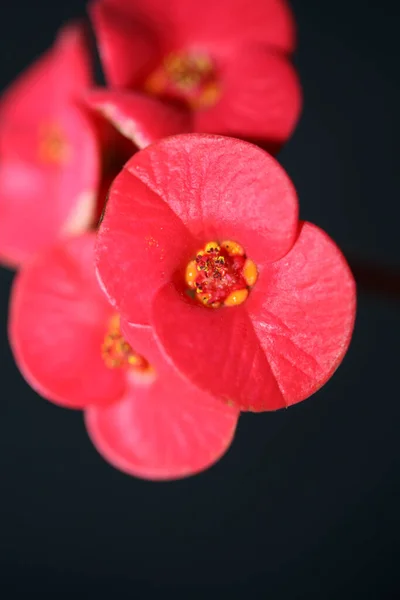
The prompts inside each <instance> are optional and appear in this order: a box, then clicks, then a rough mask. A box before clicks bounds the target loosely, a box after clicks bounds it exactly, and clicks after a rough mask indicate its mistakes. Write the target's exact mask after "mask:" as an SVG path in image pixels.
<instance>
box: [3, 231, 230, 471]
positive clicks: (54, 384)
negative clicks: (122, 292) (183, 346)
mask: <svg viewBox="0 0 400 600" xmlns="http://www.w3.org/2000/svg"><path fill="white" fill-rule="evenodd" d="M126 328H127V330H128V331H129V339H130V343H128V342H127V341H126V334H125V331H124V330H123V327H122V326H121V324H120V320H119V316H118V314H117V313H116V312H115V311H114V310H113V309H112V308H111V307H110V305H109V304H108V302H107V300H106V298H105V296H104V294H103V292H102V291H101V289H100V287H99V284H98V282H97V279H96V276H95V270H94V234H93V233H87V234H84V235H82V236H78V237H73V238H70V239H69V240H65V241H63V242H60V243H59V244H58V245H56V246H54V247H53V248H51V249H47V250H46V251H44V252H42V253H39V254H37V255H36V257H35V259H34V260H33V261H31V262H30V263H29V264H27V265H25V266H24V267H23V268H22V269H21V270H20V271H19V273H18V275H17V277H16V280H15V283H14V287H13V290H12V295H11V304H10V322H9V336H10V342H11V346H12V348H13V352H14V356H15V359H16V362H17V364H18V366H19V368H20V370H21V372H22V373H23V375H24V377H25V378H26V380H27V381H28V382H29V383H30V384H31V385H32V387H33V388H35V389H36V390H37V391H38V392H39V393H40V394H42V395H43V396H44V397H45V398H47V399H48V400H50V401H52V402H54V403H56V404H59V405H62V406H66V407H70V408H83V409H84V410H85V423H86V427H87V430H88V433H89V436H90V438H91V439H92V441H93V443H94V445H95V446H96V448H97V449H98V450H99V452H100V453H101V454H102V455H103V456H104V457H105V459H106V460H108V461H109V462H110V463H111V464H112V465H114V466H115V467H117V468H118V469H120V470H122V471H124V472H127V473H129V474H133V475H137V476H139V477H144V478H148V479H174V478H178V477H184V476H187V475H191V474H193V473H195V472H198V471H201V470H202V469H205V468H207V467H208V466H210V465H211V464H212V463H214V462H215V461H216V460H218V458H220V457H221V455H222V454H223V453H224V452H225V450H226V449H227V448H228V447H229V445H230V443H231V441H232V438H233V435H234V432H235V427H236V423H237V418H238V410H237V409H235V408H233V407H228V406H226V405H224V404H223V403H221V402H220V401H219V400H215V399H214V398H213V397H212V396H210V395H209V394H207V393H205V392H202V391H200V390H198V389H196V388H195V387H194V386H193V385H192V384H190V383H188V382H186V381H184V380H183V379H182V378H181V377H180V376H179V375H178V373H177V372H176V371H175V370H174V369H173V367H171V366H170V365H169V364H167V363H166V361H165V360H164V359H163V357H162V355H161V353H160V352H159V350H158V348H157V345H156V343H155V341H154V337H153V334H152V330H151V329H150V328H149V327H142V328H136V327H129V326H126Z"/></svg>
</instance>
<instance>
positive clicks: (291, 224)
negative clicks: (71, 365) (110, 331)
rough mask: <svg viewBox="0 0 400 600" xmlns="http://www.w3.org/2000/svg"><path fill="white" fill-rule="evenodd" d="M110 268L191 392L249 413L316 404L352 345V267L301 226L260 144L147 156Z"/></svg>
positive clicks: (107, 279)
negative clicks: (315, 396) (192, 388)
mask: <svg viewBox="0 0 400 600" xmlns="http://www.w3.org/2000/svg"><path fill="white" fill-rule="evenodd" d="M97 265H98V273H99V276H100V278H101V281H102V285H103V287H104V289H105V290H106V293H107V294H108V297H109V299H110V301H111V303H112V304H113V305H114V307H115V308H116V310H118V311H119V312H121V314H123V316H124V317H125V318H126V319H127V320H128V321H129V322H131V323H142V324H149V323H151V325H152V326H153V327H154V332H155V335H156V337H157V340H158V342H159V344H160V345H161V347H162V348H163V351H164V353H165V354H166V355H167V357H168V360H169V361H171V362H172V363H173V364H174V365H175V366H176V367H177V368H178V369H179V371H180V372H181V373H182V374H183V375H184V376H185V377H186V378H187V379H188V380H190V381H191V382H192V383H194V384H195V385H196V386H198V387H199V388H201V389H203V390H205V391H208V392H209V393H211V394H212V395H214V396H218V397H220V398H222V399H225V400H229V401H233V402H234V403H235V404H236V405H237V406H238V407H239V408H240V409H242V410H254V411H261V410H272V409H277V408H281V407H284V406H288V405H290V404H294V403H296V402H299V401H301V400H304V399H305V398H307V397H308V396H310V395H311V394H312V393H314V392H315V391H316V390H318V389H319V388H320V387H321V386H322V385H323V384H324V383H325V382H326V381H327V380H328V379H329V378H330V377H331V375H332V374H333V372H334V371H335V370H336V368H337V367H338V365H339V363H340V362H341V360H342V358H343V356H344V354H345V352H346V350H347V347H348V344H349V341H350V338H351V334H352V329H353V323H354V316H355V285H354V280H353V277H352V275H351V273H350V270H349V268H348V266H347V263H346V261H345V259H344V257H343V256H342V254H341V252H340V251H339V249H338V248H337V247H336V245H335V244H334V243H333V241H332V240H331V239H330V238H329V237H328V236H327V235H326V234H325V233H324V232H323V231H321V230H320V229H318V228H317V227H316V226H315V225H312V224H310V223H306V222H300V223H299V221H298V205H297V198H296V193H295V190H294V188H293V186H292V183H291V182H290V180H289V178H288V177H287V175H286V173H285V172H284V171H283V169H282V168H281V167H280V166H279V165H278V163H277V162H276V161H275V160H274V159H273V158H271V157H270V156H269V155H268V154H266V153H265V152H264V151H262V150H260V149H259V148H257V147H255V146H253V145H251V144H248V143H246V142H242V141H239V140H234V139H229V138H223V137H219V136H208V135H195V134H192V135H182V136H176V137H173V138H169V139H167V140H163V141H161V142H159V143H157V144H154V145H152V146H150V147H148V148H147V149H145V150H142V151H141V152H139V153H137V154H136V155H135V156H134V157H133V158H132V159H131V160H130V161H129V162H128V163H127V165H126V166H125V168H124V170H123V171H122V172H121V174H120V175H119V176H118V177H117V178H116V180H115V182H114V184H113V186H112V188H111V191H110V196H109V202H108V204H107V208H106V211H105V216H104V220H103V222H102V224H101V226H100V229H99V234H98V244H97ZM128 339H129V336H128Z"/></svg>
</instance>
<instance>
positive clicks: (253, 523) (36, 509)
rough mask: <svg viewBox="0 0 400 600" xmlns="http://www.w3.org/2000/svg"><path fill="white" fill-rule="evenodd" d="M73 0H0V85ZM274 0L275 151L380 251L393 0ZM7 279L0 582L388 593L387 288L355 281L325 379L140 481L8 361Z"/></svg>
mask: <svg viewBox="0 0 400 600" xmlns="http://www.w3.org/2000/svg"><path fill="white" fill-rule="evenodd" d="M216 1H218V0H216ZM249 2H250V0H249ZM84 4H85V3H84V1H83V0H68V2H67V1H66V0H65V1H64V2H61V1H60V2H55V1H54V0H51V1H46V0H35V1H34V2H33V1H32V0H25V1H23V0H13V1H12V2H11V1H5V0H2V5H1V9H0V56H1V69H0V87H4V86H5V85H6V84H7V83H8V82H9V81H10V80H11V79H12V78H13V77H14V76H15V75H16V74H17V73H18V72H19V71H20V70H21V69H22V68H23V67H24V66H25V65H26V64H28V63H29V62H30V61H32V60H33V58H34V57H35V56H37V55H38V54H39V53H40V52H41V51H43V50H44V49H45V48H46V47H47V46H48V45H49V44H50V43H51V41H52V38H53V36H54V33H55V30H56V28H57V27H58V26H60V25H61V24H62V22H63V21H64V20H65V19H67V18H69V17H71V16H78V15H80V14H81V13H83V10H84ZM292 5H293V8H294V11H295V14H296V17H297V20H298V25H299V51H298V53H297V57H296V61H297V65H298V67H299V70H300V76H301V79H302V82H303V86H304V96H305V109H304V113H303V117H302V120H301V123H300V126H299V127H298V129H297V132H296V134H295V136H294V137H293V139H292V140H291V141H290V143H289V144H288V145H287V147H286V148H285V149H284V151H283V152H282V153H281V155H280V157H279V158H280V160H281V161H282V163H283V165H284V166H285V168H286V169H287V170H288V172H289V174H290V175H291V177H292V178H293V180H294V182H295V184H296V186H297V188H298V191H299V195H300V200H301V207H302V209H301V210H302V217H303V218H306V219H308V220H311V221H313V222H315V223H317V224H319V225H320V226H322V227H323V228H324V229H326V230H327V231H328V232H329V234H330V235H331V236H332V237H333V238H334V239H336V240H337V242H338V243H339V244H340V245H341V246H342V247H343V249H344V250H345V251H346V252H347V253H349V254H351V255H355V256H358V257H359V258H363V259H365V260H371V261H373V262H374V261H375V262H378V263H379V262H381V263H382V264H387V265H389V266H390V265H391V266H392V267H396V265H399V264H400V252H399V236H398V231H399V224H398V223H399V218H400V211H399V177H400V176H399V167H398V158H399V155H398V135H399V117H398V114H399V110H400V85H399V83H400V78H399V55H398V45H399V42H398V39H396V38H398V30H399V8H398V7H397V5H396V4H395V3H393V4H392V3H391V2H387V1H383V0H381V1H380V2H372V3H367V2H365V1H351V0H347V1H346V0H336V1H335V2H328V1H327V0H326V1H325V0H324V1H322V0H296V1H295V0H293V2H292ZM395 7H396V8H395ZM11 281H12V274H11V273H10V272H8V271H6V270H0V321H1V331H0V369H1V387H0V390H1V392H0V394H1V402H0V469H1V494H0V511H1V512H0V572H1V578H0V581H1V586H2V587H4V590H5V594H2V596H3V597H4V598H5V599H6V600H8V598H13V597H24V598H25V597H28V596H29V595H30V594H31V593H32V592H39V593H40V592H42V593H43V592H45V591H50V592H51V594H52V596H54V597H55V598H59V597H64V595H66V596H68V595H73V596H75V597H77V598H81V597H91V595H94V594H99V595H100V597H103V594H104V596H108V597H110V598H114V597H122V595H123V596H124V597H128V598H130V597H132V598H134V597H135V598H161V597H164V595H165V594H166V593H167V594H168V593H169V592H170V593H171V594H175V595H176V596H180V595H182V596H184V597H185V598H187V599H188V600H190V599H192V598H198V597H199V598H203V597H204V598H222V597H225V596H227V597H229V598H231V599H232V598H257V599H258V598H261V599H264V598H265V599H266V598H269V599H272V600H280V599H297V598H306V599H307V600H308V599H311V598H318V599H319V600H325V599H326V600H329V599H333V600H336V599H340V600H346V599H348V598H349V599H350V598H352V599H353V598H363V599H374V600H375V599H379V600H385V599H387V598H395V597H400V575H399V573H398V536H399V532H400V524H399V499H400V498H399V482H400V477H399V468H398V467H399V458H400V448H399V427H400V421H399V417H400V409H399V399H400V398H399V374H400V364H399V359H400V353H399V337H400V305H399V302H398V301H397V300H396V299H394V298H385V297H384V296H379V294H378V293H371V292H368V293H366V292H363V290H361V289H360V294H359V309H358V318H357V323H356V329H355V334H354V339H353V342H352V345H351V348H350V351H349V353H348V355H347V357H346V359H345V361H344V363H343V365H342V367H341V368H340V369H339V371H338V372H337V374H336V375H335V376H334V378H333V379H332V380H331V381H330V382H329V384H328V385H326V386H325V387H324V388H323V389H322V390H321V391H320V392H318V393H317V394H316V395H315V396H313V397H312V398H311V399H309V400H308V401H306V402H304V403H302V404H301V405H299V406H296V407H293V408H291V409H290V410H287V411H281V412H279V413H276V414H262V415H245V416H243V417H242V418H241V420H240V424H239V428H238V433H237V436H236V440H235V442H234V444H233V446H232V448H231V450H230V451H229V453H228V454H227V455H226V457H225V458H224V459H223V460H222V461H221V462H220V463H219V464H217V465H216V466H215V467H214V468H212V469H211V470H209V471H208V472H206V473H203V474H202V475H200V476H197V477H194V478H191V479H187V480H184V481H180V482H174V483H164V484H160V483H158V484H156V483H151V482H143V481H140V480H136V479H133V478H129V477H127V476H125V475H122V474H120V473H119V472H117V471H115V470H113V469H112V468H111V467H109V466H108V465H107V464H106V463H105V462H103V461H102V459H101V458H100V457H99V456H98V455H97V453H96V452H95V450H94V449H93V448H92V446H91V444H90V443H89V441H88V439H87V437H86V434H85V430H84V427H83V424H82V418H81V415H80V414H79V413H78V412H72V411H67V410H62V409H59V408H56V407H55V406H53V405H51V404H50V403H48V402H46V401H44V400H42V399H40V398H39V397H38V396H37V395H36V394H35V393H34V392H33V391H32V390H30V388H29V387H28V385H27V384H26V383H25V382H24V381H23V379H22V378H21V376H20V375H19V373H18V371H17V368H16V367H15V365H14V363H13V360H12V357H11V354H10V350H9V348H8V343H7V340H6V320H7V303H8V294H9V288H10V284H11ZM364 283H365V282H364ZM102 592H103V594H102Z"/></svg>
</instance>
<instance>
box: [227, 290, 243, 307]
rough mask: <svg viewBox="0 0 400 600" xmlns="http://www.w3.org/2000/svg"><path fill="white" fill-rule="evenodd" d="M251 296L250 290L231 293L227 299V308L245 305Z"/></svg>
mask: <svg viewBox="0 0 400 600" xmlns="http://www.w3.org/2000/svg"><path fill="white" fill-rule="evenodd" d="M248 295H249V290H246V289H243V290H235V291H234V292H231V293H230V294H229V296H228V297H227V298H226V299H225V302H224V304H225V306H238V305H239V304H243V302H244V301H245V300H246V298H247V296H248Z"/></svg>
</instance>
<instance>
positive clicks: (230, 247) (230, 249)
mask: <svg viewBox="0 0 400 600" xmlns="http://www.w3.org/2000/svg"><path fill="white" fill-rule="evenodd" d="M221 246H222V247H223V248H225V250H226V251H227V253H228V254H229V256H243V255H244V250H243V248H242V246H241V245H240V244H237V243H236V242H232V240H225V241H224V242H222V243H221Z"/></svg>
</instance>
